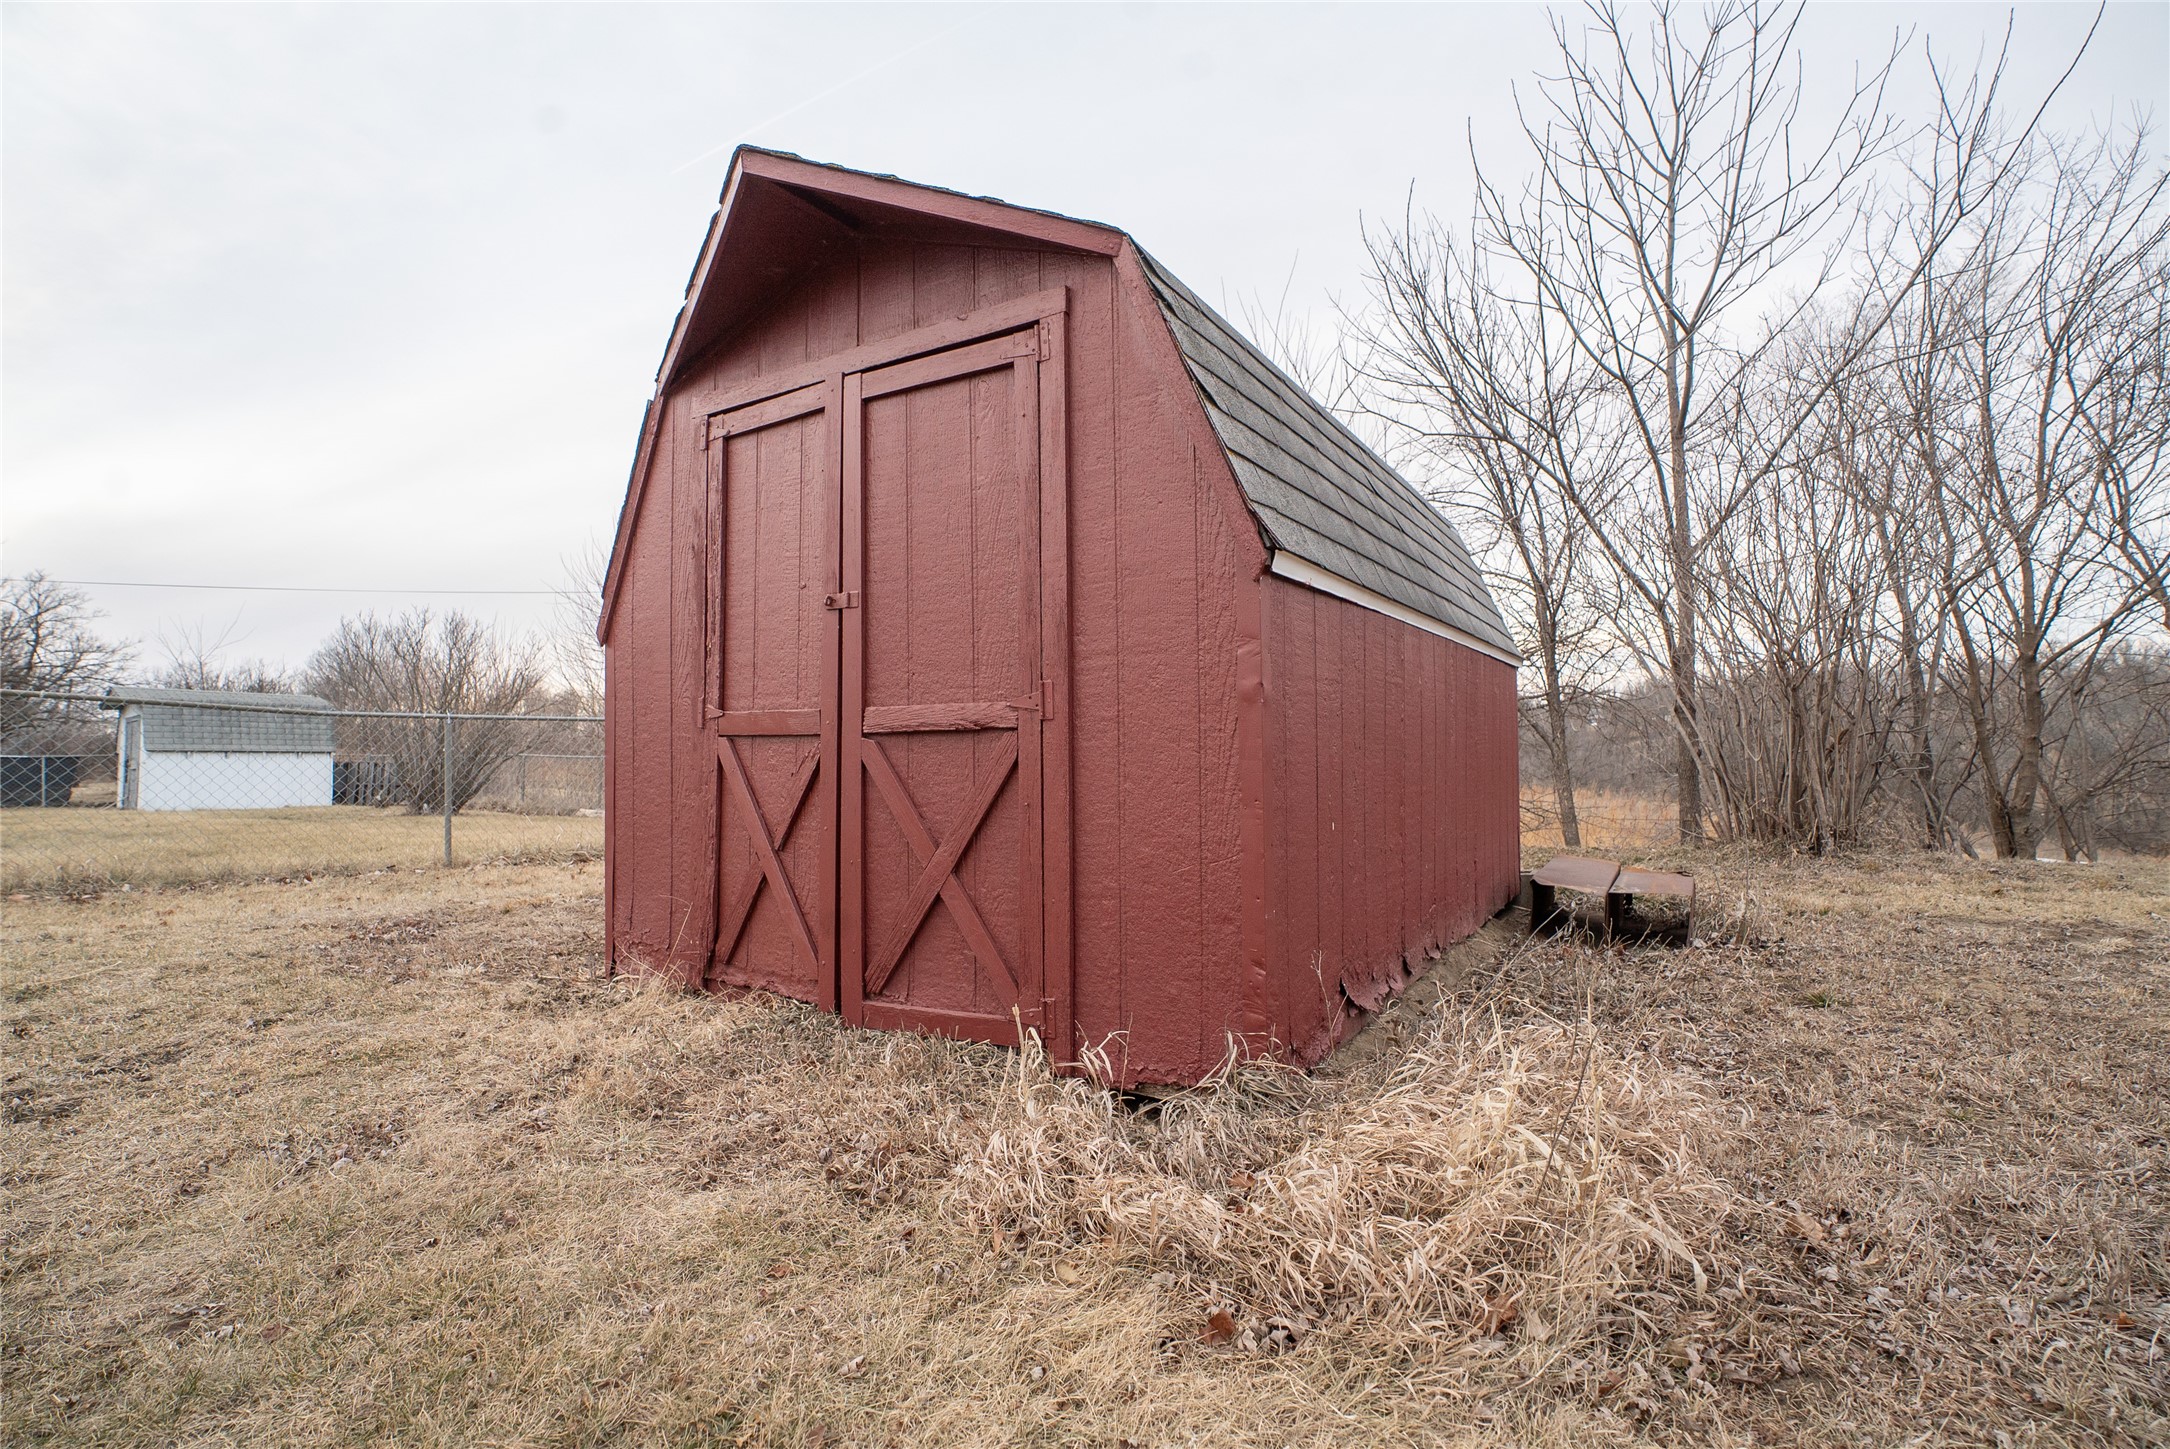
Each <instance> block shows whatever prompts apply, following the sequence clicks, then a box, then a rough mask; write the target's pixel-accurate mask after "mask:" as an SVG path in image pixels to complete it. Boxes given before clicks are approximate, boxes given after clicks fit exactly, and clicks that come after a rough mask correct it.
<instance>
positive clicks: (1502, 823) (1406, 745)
mask: <svg viewBox="0 0 2170 1449" xmlns="http://www.w3.org/2000/svg"><path fill="white" fill-rule="evenodd" d="M1262 587H1263V589H1264V599H1265V603H1264V631H1265V650H1266V668H1267V690H1266V745H1265V748H1266V794H1267V801H1268V807H1269V810H1270V812H1271V819H1272V830H1271V832H1270V834H1269V849H1268V885H1269V905H1268V927H1267V929H1268V937H1269V941H1270V946H1269V952H1270V959H1271V962H1272V968H1273V977H1274V980H1275V981H1276V982H1277V983H1278V984H1279V986H1280V1021H1281V1023H1282V1029H1283V1031H1284V1032H1285V1033H1286V1041H1287V1043H1288V1046H1289V1049H1290V1050H1291V1052H1292V1053H1293V1055H1294V1056H1295V1057H1296V1058H1297V1059H1298V1060H1299V1061H1301V1062H1304V1063H1306V1064H1309V1063H1312V1062H1316V1061H1318V1060H1319V1059H1320V1058H1321V1057H1323V1056H1324V1055H1325V1054H1326V1053H1327V1052H1328V1051H1330V1050H1331V1049H1332V1048H1333V1046H1334V1045H1335V1043H1336V1042H1338V1041H1340V1040H1341V1039H1342V1038H1343V1037H1344V1036H1346V1035H1347V1034H1348V1032H1349V1031H1350V1030H1351V1029H1352V1028H1353V1027H1354V1026H1355V1025H1356V1023H1358V1022H1359V1021H1361V1020H1362V1016H1363V1013H1364V1012H1366V1011H1371V1010H1376V1009H1377V1008H1378V1007H1379V1006H1380V1005H1382V1004H1384V1002H1385V1001H1386V1000H1387V999H1388V998H1390V997H1391V996H1393V995H1394V994H1395V993H1397V992H1399V991H1400V990H1401V988H1402V987H1403V986H1404V985H1405V984H1406V983H1407V981H1408V979H1409V975H1410V973H1411V971H1412V970H1413V969H1414V970H1421V969H1422V966H1423V962H1424V958H1425V956H1426V955H1427V953H1429V952H1431V951H1433V950H1435V949H1438V948H1440V947H1442V946H1445V945H1448V944H1450V943H1452V942H1454V941H1457V940H1460V939H1462V938H1463V937H1465V936H1467V935H1469V934H1470V933H1472V932H1473V931H1475V930H1476V929H1477V928H1478V927H1479V926H1481V925H1483V924H1484V922H1485V920H1486V919H1487V918H1488V917H1489V916H1491V915H1492V914H1493V912H1495V911H1496V910H1498V909H1499V908H1500V907H1501V906H1502V905H1504V904H1506V902H1508V901H1509V900H1511V899H1512V898H1513V896H1514V894H1515V891H1516V889H1517V887H1518V886H1519V884H1520V875H1519V872H1520V868H1521V833H1520V823H1519V813H1518V803H1517V795H1516V768H1517V767H1516V746H1517V742H1516V735H1515V673H1514V670H1513V669H1512V668H1511V667H1510V666H1508V665H1505V664H1502V663H1500V662H1499V661H1497V660H1494V659H1490V658H1487V657H1486V656H1484V655H1481V654H1479V653H1477V652H1476V651H1475V650H1473V649H1469V648H1467V647H1465V646H1463V645H1460V644H1456V643H1454V642H1452V641H1450V640H1447V639H1442V638H1440V637H1438V636H1437V635H1434V634H1429V633H1426V632H1424V631H1423V630H1421V629H1416V628H1413V627H1411V626H1410V625H1407V624H1404V623H1401V622H1400V621H1398V620H1395V619H1390V618H1388V617H1386V616H1385V615H1383V614H1379V613H1375V612H1374V611H1372V610H1370V609H1366V608H1363V607H1362V606H1360V605H1357V604H1352V603H1349V602H1348V601H1346V600H1344V599H1337V598H1334V597H1333V596H1331V595H1328V594H1322V593H1319V592H1317V591H1316V590H1313V589H1308V588H1305V587H1303V586H1302V585H1300V584H1296V583H1292V582H1290V581H1288V580H1286V579H1282V578H1278V577H1272V576H1269V577H1268V578H1266V579H1265V580H1263V582H1262Z"/></svg>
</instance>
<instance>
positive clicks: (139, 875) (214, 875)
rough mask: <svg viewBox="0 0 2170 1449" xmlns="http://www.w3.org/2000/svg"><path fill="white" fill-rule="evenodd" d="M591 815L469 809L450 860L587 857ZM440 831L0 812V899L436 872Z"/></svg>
mask: <svg viewBox="0 0 2170 1449" xmlns="http://www.w3.org/2000/svg"><path fill="white" fill-rule="evenodd" d="M602 848H603V822H602V820H601V819H600V818H597V817H595V816H581V815H516V814H509V813H499V812H495V811H483V810H466V811H462V812H461V813H460V814H458V815H456V816H454V817H453V821H452V852H453V860H454V861H455V862H460V861H474V860H493V859H525V860H532V859H565V858H570V857H575V856H583V855H596V854H599V853H600V852H601V851H602ZM443 859H444V821H443V819H442V817H440V816H435V815H410V814H407V813H406V812H405V811H401V810H379V809H375V808H372V807H369V806H363V805H324V806H315V807H307V808H299V809H289V810H86V809H55V810H35V809H32V810H0V891H22V890H83V889H97V888H100V887H105V886H117V885H133V886H154V885H180V884H196V883H200V882H204V881H226V880H250V879H255V878H260V877H264V876H274V877H276V876H296V875H314V874H319V873H322V872H326V871H346V872H351V871H369V870H383V869H386V868H388V867H394V866H422V865H435V864H439V863H441V862H442V861H443Z"/></svg>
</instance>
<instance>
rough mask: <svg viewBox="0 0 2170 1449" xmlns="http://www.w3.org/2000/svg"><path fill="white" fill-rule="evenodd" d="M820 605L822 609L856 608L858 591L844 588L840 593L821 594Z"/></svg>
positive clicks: (857, 605)
mask: <svg viewBox="0 0 2170 1449" xmlns="http://www.w3.org/2000/svg"><path fill="white" fill-rule="evenodd" d="M821 607H823V608H824V609H856V608H858V607H859V591H858V590H857V589H846V590H844V591H843V592H842V593H840V594H823V595H822V596H821Z"/></svg>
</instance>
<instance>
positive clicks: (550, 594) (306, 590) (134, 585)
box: [46, 579, 561, 598]
mask: <svg viewBox="0 0 2170 1449" xmlns="http://www.w3.org/2000/svg"><path fill="white" fill-rule="evenodd" d="M46 582H47V583H53V584H66V585H68V586H69V587H70V588H77V589H208V590H214V591H217V592H221V593H248V594H426V595H442V594H459V595H476V596H487V597H490V598H506V597H513V596H522V597H532V598H555V597H557V595H558V594H559V593H560V592H561V591H560V590H558V589H397V588H352V589H349V588H340V587H337V586H334V585H330V584H160V583H150V582H146V581H144V580H141V579H47V580H46Z"/></svg>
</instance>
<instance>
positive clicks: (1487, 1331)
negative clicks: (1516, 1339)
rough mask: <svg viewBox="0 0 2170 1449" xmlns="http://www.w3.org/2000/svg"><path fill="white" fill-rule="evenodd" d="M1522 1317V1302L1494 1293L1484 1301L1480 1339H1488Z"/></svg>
mask: <svg viewBox="0 0 2170 1449" xmlns="http://www.w3.org/2000/svg"><path fill="white" fill-rule="evenodd" d="M1521 1316H1522V1300H1521V1299H1519V1298H1514V1297H1510V1296H1508V1295H1506V1294H1499V1293H1495V1294H1493V1295H1492V1296H1491V1297H1490V1298H1487V1299H1485V1300H1484V1327H1483V1330H1482V1331H1481V1332H1480V1333H1479V1334H1478V1337H1480V1338H1490V1337H1491V1336H1492V1335H1493V1334H1495V1333H1497V1332H1499V1331H1500V1330H1501V1329H1502V1328H1505V1327H1506V1326H1507V1325H1508V1324H1510V1323H1512V1322H1514V1321H1515V1320H1516V1319H1517V1318H1520V1317H1521Z"/></svg>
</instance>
